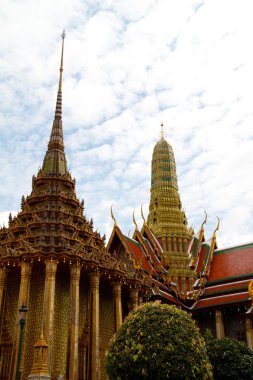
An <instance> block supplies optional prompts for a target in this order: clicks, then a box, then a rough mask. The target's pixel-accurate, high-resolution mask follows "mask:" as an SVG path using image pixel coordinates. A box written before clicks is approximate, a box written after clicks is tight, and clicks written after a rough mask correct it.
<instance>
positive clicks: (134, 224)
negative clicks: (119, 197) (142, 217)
mask: <svg viewBox="0 0 253 380" xmlns="http://www.w3.org/2000/svg"><path fill="white" fill-rule="evenodd" d="M134 212H135V210H134V211H133V222H134V225H135V227H136V229H137V230H138V226H137V223H136V220H135V216H134Z"/></svg>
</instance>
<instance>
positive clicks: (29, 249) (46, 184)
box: [0, 32, 149, 288]
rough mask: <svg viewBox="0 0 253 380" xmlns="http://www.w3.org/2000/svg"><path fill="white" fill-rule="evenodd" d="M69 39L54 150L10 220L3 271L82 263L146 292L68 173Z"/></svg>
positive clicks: (0, 241) (0, 260)
mask: <svg viewBox="0 0 253 380" xmlns="http://www.w3.org/2000/svg"><path fill="white" fill-rule="evenodd" d="M64 39H65V33H64V32H63V34H62V48H61V62H60V76H59V85H58V93H57V101H56V109H55V115H54V120H53V125H52V129H51V135H50V139H49V143H48V148H47V151H46V154H45V158H44V161H43V165H42V168H41V169H40V170H39V172H38V174H37V176H33V179H32V191H31V193H30V195H28V196H27V197H24V196H23V197H22V200H21V210H20V212H19V213H18V214H17V216H15V217H14V218H12V216H11V215H10V218H9V226H8V228H6V227H3V228H1V229H0V265H2V266H6V265H7V266H9V265H13V266H16V265H17V266H18V265H20V261H22V260H26V261H27V260H28V261H45V260H48V259H51V260H52V259H56V260H57V261H62V262H63V263H65V262H66V263H69V264H72V263H73V262H78V263H80V265H83V266H84V267H85V268H86V269H87V270H98V271H101V272H102V273H104V274H105V273H107V275H108V276H110V277H109V278H110V279H113V278H115V279H121V280H122V281H124V283H126V281H129V282H131V283H134V284H138V286H142V285H143V281H144V277H143V273H141V272H140V271H138V270H137V269H136V268H135V267H134V264H133V261H131V260H130V258H128V257H117V256H115V255H111V254H110V253H109V252H108V251H107V250H106V248H105V235H104V236H103V237H102V236H101V235H100V233H99V232H98V231H95V230H94V227H93V220H92V219H91V220H87V218H86V216H85V214H84V201H83V200H82V201H80V200H79V199H77V196H76V190H75V179H73V178H72V177H71V174H70V172H69V171H68V167H67V160H66V157H65V151H64V140H63V125H62V79H63V77H62V75H63V53H64ZM128 244H129V247H130V242H128ZM147 265H148V264H147ZM148 269H149V268H148ZM108 273H109V274H108ZM144 288H145V285H144Z"/></svg>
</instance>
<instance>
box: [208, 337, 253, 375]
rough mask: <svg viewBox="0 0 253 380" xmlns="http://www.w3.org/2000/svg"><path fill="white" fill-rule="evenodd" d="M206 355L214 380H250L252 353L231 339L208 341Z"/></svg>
mask: <svg viewBox="0 0 253 380" xmlns="http://www.w3.org/2000/svg"><path fill="white" fill-rule="evenodd" d="M206 347H207V353H208V356H209V359H210V362H211V364H212V366H213V375H214V379H215V380H252V379H253V352H252V351H251V350H250V349H249V348H248V347H246V345H245V344H243V343H241V342H239V341H238V340H234V339H231V338H222V339H208V340H207V344H206Z"/></svg>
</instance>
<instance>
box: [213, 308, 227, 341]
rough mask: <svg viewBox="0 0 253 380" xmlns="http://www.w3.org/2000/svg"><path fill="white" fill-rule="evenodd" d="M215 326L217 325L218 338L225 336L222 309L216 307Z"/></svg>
mask: <svg viewBox="0 0 253 380" xmlns="http://www.w3.org/2000/svg"><path fill="white" fill-rule="evenodd" d="M215 326H216V338H217V339H221V338H223V337H224V336H225V332H224V322H223V315H222V311H221V310H218V309H216V310H215Z"/></svg>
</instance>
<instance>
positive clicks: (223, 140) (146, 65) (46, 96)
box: [0, 0, 253, 247]
mask: <svg viewBox="0 0 253 380" xmlns="http://www.w3.org/2000/svg"><path fill="white" fill-rule="evenodd" d="M252 14H253V3H252V0H222V1H221V0H54V1H52V0H3V1H2V2H1V9H0V32H1V37H0V132H1V133H0V164H1V170H0V181H1V182H0V224H1V225H2V224H3V223H5V224H6V225H7V219H8V214H9V212H10V211H11V212H13V213H15V212H17V211H18V210H19V209H20V200H21V196H22V195H23V194H24V195H27V194H29V193H30V191H31V178H32V175H33V174H36V173H37V171H38V168H39V167H40V166H41V165H42V161H43V157H44V154H45V151H46V148H47V143H48V139H49V135H50V130H51V126H52V120H53V115H54V109H55V100H56V93H57V85H58V75H59V62H60V48H61V46H60V45H61V38H60V35H61V33H62V30H63V28H65V29H66V34H67V38H66V40H65V57H64V73H63V76H64V81H63V124H64V135H65V137H64V138H65V147H66V155H67V160H68V165H69V168H70V170H71V173H72V175H73V176H74V177H75V178H76V180H77V194H78V197H79V198H80V199H82V198H84V200H85V213H86V215H87V217H88V218H90V217H93V219H94V225H95V227H96V228H98V229H99V231H100V232H101V233H102V234H104V233H106V235H107V237H109V235H110V232H111V229H112V225H113V223H112V220H111V217H110V206H111V204H113V209H114V214H115V217H116V219H117V222H118V224H119V225H120V227H121V228H122V230H123V232H125V233H128V231H129V230H131V231H132V232H133V230H134V226H133V223H132V212H133V210H134V209H135V210H136V211H135V214H136V219H137V223H138V224H139V226H141V217H140V207H141V204H143V208H144V213H145V215H146V216H147V214H148V204H149V194H150V161H151V156H152V150H153V147H154V144H155V143H156V141H157V139H158V138H159V131H160V123H161V121H163V123H164V126H165V133H166V138H167V140H168V141H169V143H170V144H171V145H172V146H173V149H174V154H175V158H176V163H177V175H178V182H179V189H180V194H181V200H182V203H183V205H184V207H185V210H186V215H187V217H188V223H189V225H193V226H194V228H195V230H197V229H198V228H199V226H200V224H201V223H202V221H203V218H204V210H206V211H207V214H208V223H207V227H206V238H208V237H209V235H210V234H211V233H212V231H213V230H214V228H215V225H216V216H217V215H218V216H219V217H220V218H221V227H220V231H219V232H218V246H219V247H224V246H227V245H235V244H240V243H245V242H249V241H253V195H252V193H253V192H252V190H253V175H252V168H253V100H252V98H253V97H252V92H253V75H252V72H253V53H252V36H253V23H252Z"/></svg>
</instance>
